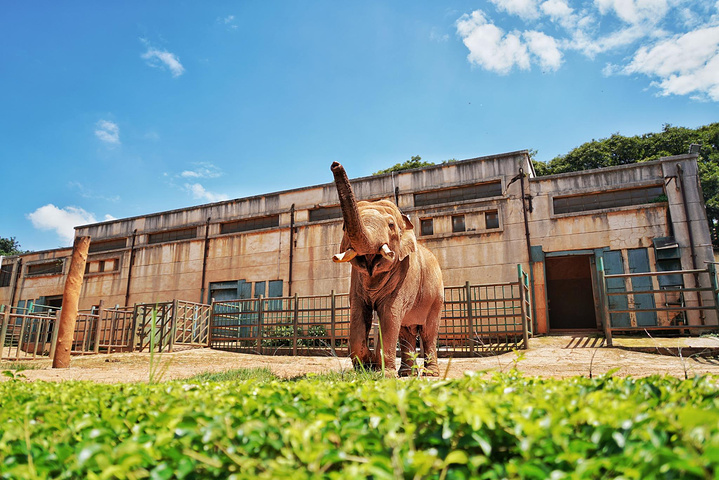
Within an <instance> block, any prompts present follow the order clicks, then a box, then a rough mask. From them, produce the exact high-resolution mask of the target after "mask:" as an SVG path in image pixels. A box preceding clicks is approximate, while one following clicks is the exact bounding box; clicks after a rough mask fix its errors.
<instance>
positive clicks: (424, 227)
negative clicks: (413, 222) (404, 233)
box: [419, 218, 434, 236]
mask: <svg viewBox="0 0 719 480" xmlns="http://www.w3.org/2000/svg"><path fill="white" fill-rule="evenodd" d="M419 225H420V227H419V228H420V231H419V234H420V235H422V236H425V235H434V221H433V220H432V219H431V218H425V219H424V220H420V221H419Z"/></svg>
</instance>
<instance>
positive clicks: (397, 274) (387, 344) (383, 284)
mask: <svg viewBox="0 0 719 480" xmlns="http://www.w3.org/2000/svg"><path fill="white" fill-rule="evenodd" d="M331 169H332V173H333V174H334V178H335V184H336V186H337V193H338V195H339V198H340V206H341V208H342V216H343V219H344V227H343V228H344V235H343V237H342V242H341V243H340V253H338V254H336V255H334V257H333V261H335V262H337V263H345V262H348V263H350V265H351V266H352V274H351V281H350V357H351V358H352V362H353V364H354V365H355V368H375V369H377V368H381V366H382V365H384V368H385V373H386V374H387V375H389V376H395V375H396V370H395V369H396V365H395V352H396V348H397V342H398V341H399V342H400V352H401V359H402V360H401V365H400V369H399V374H400V375H409V374H411V373H412V366H413V364H414V360H415V358H414V355H415V353H414V352H415V347H416V343H417V335H419V336H420V338H421V339H422V343H423V345H424V352H425V362H424V368H423V370H422V371H423V373H425V374H426V375H434V376H436V375H439V367H438V365H437V332H438V330H439V322H440V317H441V314H442V305H443V302H444V284H443V282H442V272H441V270H440V268H439V263H438V262H437V259H436V258H435V256H434V255H433V254H432V252H430V251H429V250H427V249H426V248H425V247H424V246H422V245H419V244H418V243H417V239H416V237H415V234H414V225H412V222H411V221H410V219H409V217H407V216H406V215H403V214H402V213H401V212H400V210H399V208H397V206H396V205H395V204H394V203H392V202H390V201H388V200H378V201H375V202H364V201H361V202H357V201H356V200H355V197H354V193H353V192H352V188H351V186H350V183H349V179H348V178H347V174H346V172H345V170H344V168H343V167H342V165H340V164H339V163H337V162H334V163H333V164H332V167H331ZM373 311H376V312H377V315H378V317H379V326H380V335H381V339H382V340H381V342H382V345H381V349H380V348H377V349H376V351H375V353H374V354H372V352H370V350H369V347H368V342H367V340H368V334H369V331H370V328H371V327H372V315H373Z"/></svg>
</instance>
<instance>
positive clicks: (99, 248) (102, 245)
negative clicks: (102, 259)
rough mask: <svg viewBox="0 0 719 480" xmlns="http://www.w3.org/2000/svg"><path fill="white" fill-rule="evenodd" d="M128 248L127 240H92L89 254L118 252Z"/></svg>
mask: <svg viewBox="0 0 719 480" xmlns="http://www.w3.org/2000/svg"><path fill="white" fill-rule="evenodd" d="M126 246H127V238H125V237H123V238H115V239H112V240H91V241H90V248H89V250H88V252H89V253H96V252H106V251H108V250H118V249H120V248H125V247H126Z"/></svg>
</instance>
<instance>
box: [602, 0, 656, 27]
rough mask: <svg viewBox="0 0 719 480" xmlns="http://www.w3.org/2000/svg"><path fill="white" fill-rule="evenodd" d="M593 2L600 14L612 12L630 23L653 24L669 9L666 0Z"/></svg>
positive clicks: (603, 0) (609, 0) (605, 0)
mask: <svg viewBox="0 0 719 480" xmlns="http://www.w3.org/2000/svg"><path fill="white" fill-rule="evenodd" d="M594 3H595V5H596V6H597V7H598V8H599V13H601V14H602V15H605V14H607V13H609V12H613V13H615V14H616V15H617V17H619V18H620V19H621V20H622V21H624V22H626V23H630V24H639V23H643V22H649V23H651V24H655V23H657V22H659V20H661V19H662V18H664V17H665V16H666V14H667V12H668V11H669V4H668V3H667V0H594Z"/></svg>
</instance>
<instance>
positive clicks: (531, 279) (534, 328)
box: [519, 167, 537, 334]
mask: <svg viewBox="0 0 719 480" xmlns="http://www.w3.org/2000/svg"><path fill="white" fill-rule="evenodd" d="M519 185H520V187H521V189H522V214H523V216H524V236H525V238H526V239H527V261H528V262H529V284H530V285H531V287H532V288H531V289H530V291H529V295H530V298H531V301H532V324H533V325H532V332H534V333H535V334H536V333H537V306H536V304H535V301H534V262H533V261H532V241H531V239H530V238H529V219H528V218H527V200H530V201H531V197H529V196H528V195H525V193H524V168H522V167H519ZM529 211H530V212H531V211H532V209H531V208H530V209H529Z"/></svg>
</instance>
